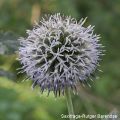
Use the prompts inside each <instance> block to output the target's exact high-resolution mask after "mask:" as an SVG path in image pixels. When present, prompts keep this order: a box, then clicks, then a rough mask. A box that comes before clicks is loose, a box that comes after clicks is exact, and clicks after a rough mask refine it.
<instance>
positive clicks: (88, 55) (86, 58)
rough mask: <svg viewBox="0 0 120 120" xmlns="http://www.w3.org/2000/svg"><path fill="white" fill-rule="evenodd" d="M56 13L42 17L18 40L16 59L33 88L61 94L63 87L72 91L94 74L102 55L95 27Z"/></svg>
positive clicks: (82, 20) (83, 20) (83, 21)
mask: <svg viewBox="0 0 120 120" xmlns="http://www.w3.org/2000/svg"><path fill="white" fill-rule="evenodd" d="M85 21H86V19H81V20H80V21H79V22H77V21H76V19H74V18H71V17H70V16H67V17H64V16H61V15H60V14H59V13H58V14H55V15H50V16H47V18H42V20H41V21H40V24H36V25H35V26H34V28H33V29H32V30H27V34H28V36H27V37H26V38H20V48H19V59H20V61H21V64H22V65H23V67H22V69H23V71H24V72H26V73H27V75H28V76H29V78H30V79H32V80H33V85H32V86H33V88H34V87H35V86H36V85H39V86H40V88H41V91H42V92H43V91H44V90H48V93H49V92H50V91H53V92H54V94H55V95H57V94H58V93H59V94H60V93H61V92H62V93H63V94H64V91H65V89H66V87H70V88H71V89H72V90H75V88H76V85H77V84H78V83H86V81H88V79H89V78H91V76H92V75H93V74H94V72H95V71H96V69H97V66H98V65H99V61H100V57H101V55H102V49H101V48H102V45H101V44H99V38H100V37H99V35H96V34H94V33H93V31H94V26H91V25H89V26H88V27H83V24H84V23H85Z"/></svg>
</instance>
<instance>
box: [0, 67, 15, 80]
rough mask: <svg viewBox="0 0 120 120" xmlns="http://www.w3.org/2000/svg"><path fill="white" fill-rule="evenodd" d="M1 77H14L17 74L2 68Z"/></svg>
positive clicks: (0, 70)
mask: <svg viewBox="0 0 120 120" xmlns="http://www.w3.org/2000/svg"><path fill="white" fill-rule="evenodd" d="M0 77H6V78H9V79H14V78H15V75H14V74H13V73H11V72H8V71H5V70H3V69H0Z"/></svg>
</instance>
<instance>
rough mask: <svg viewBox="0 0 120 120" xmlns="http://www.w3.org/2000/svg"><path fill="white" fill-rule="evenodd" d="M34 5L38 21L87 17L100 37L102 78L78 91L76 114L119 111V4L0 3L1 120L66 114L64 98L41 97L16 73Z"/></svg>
mask: <svg viewBox="0 0 120 120" xmlns="http://www.w3.org/2000/svg"><path fill="white" fill-rule="evenodd" d="M35 4H38V6H39V7H40V9H39V10H40V15H39V16H38V17H39V19H40V18H41V17H42V16H43V15H44V14H45V13H55V12H61V13H62V14H65V15H71V16H73V17H76V18H77V19H78V20H79V19H80V18H81V17H86V16H87V17H88V20H87V24H92V25H95V29H96V32H97V33H98V34H99V33H100V34H101V37H102V38H101V42H102V43H103V45H104V46H105V50H106V52H105V53H106V55H105V56H104V57H103V61H101V69H102V70H103V73H102V74H99V76H100V79H98V80H96V81H95V82H94V83H92V88H87V87H85V88H80V91H79V95H78V96H73V104H74V109H75V113H77V114H82V113H86V114H97V113H99V114H109V113H110V112H111V111H113V110H114V108H116V111H118V112H119V111H120V70H119V67H120V55H119V51H120V48H119V47H120V40H119V36H120V35H119V29H120V0H115V1H114V0H90V1H88V0H29V1H27V0H26V1H25V0H0V31H3V32H0V76H1V78H0V120H33V119H34V120H56V119H59V120H60V119H61V117H60V114H62V113H63V114H65V113H66V114H67V108H66V105H65V101H64V100H63V98H62V99H57V100H54V99H55V98H54V97H53V95H50V97H49V98H46V97H45V96H44V95H42V96H41V95H37V93H38V90H35V91H34V92H32V91H31V89H30V85H31V83H29V82H28V83H25V82H24V83H19V81H22V80H23V74H20V75H17V74H16V73H17V71H16V69H17V68H19V67H20V65H19V64H18V62H16V57H17V55H15V51H17V50H18V46H19V42H18V38H19V36H22V35H25V31H26V29H31V26H32V23H31V18H32V17H33V18H35V17H34V15H32V13H33V6H34V5H35ZM35 8H36V7H35ZM87 24H86V25H87ZM8 31H12V32H8ZM18 35H19V36H18ZM7 78H9V79H7ZM115 114H119V113H116V112H115Z"/></svg>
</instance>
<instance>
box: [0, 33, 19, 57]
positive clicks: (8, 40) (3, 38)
mask: <svg viewBox="0 0 120 120" xmlns="http://www.w3.org/2000/svg"><path fill="white" fill-rule="evenodd" d="M17 39H18V35H16V34H15V33H13V32H5V33H3V32H0V54H6V55H10V54H14V53H15V51H17V50H18V46H19V42H18V40H17Z"/></svg>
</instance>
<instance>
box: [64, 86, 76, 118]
mask: <svg viewBox="0 0 120 120" xmlns="http://www.w3.org/2000/svg"><path fill="white" fill-rule="evenodd" d="M65 95H66V101H67V107H68V112H69V115H74V110H73V104H72V98H71V93H70V88H68V87H67V88H66V90H65ZM70 120H75V118H73V117H70Z"/></svg>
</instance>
